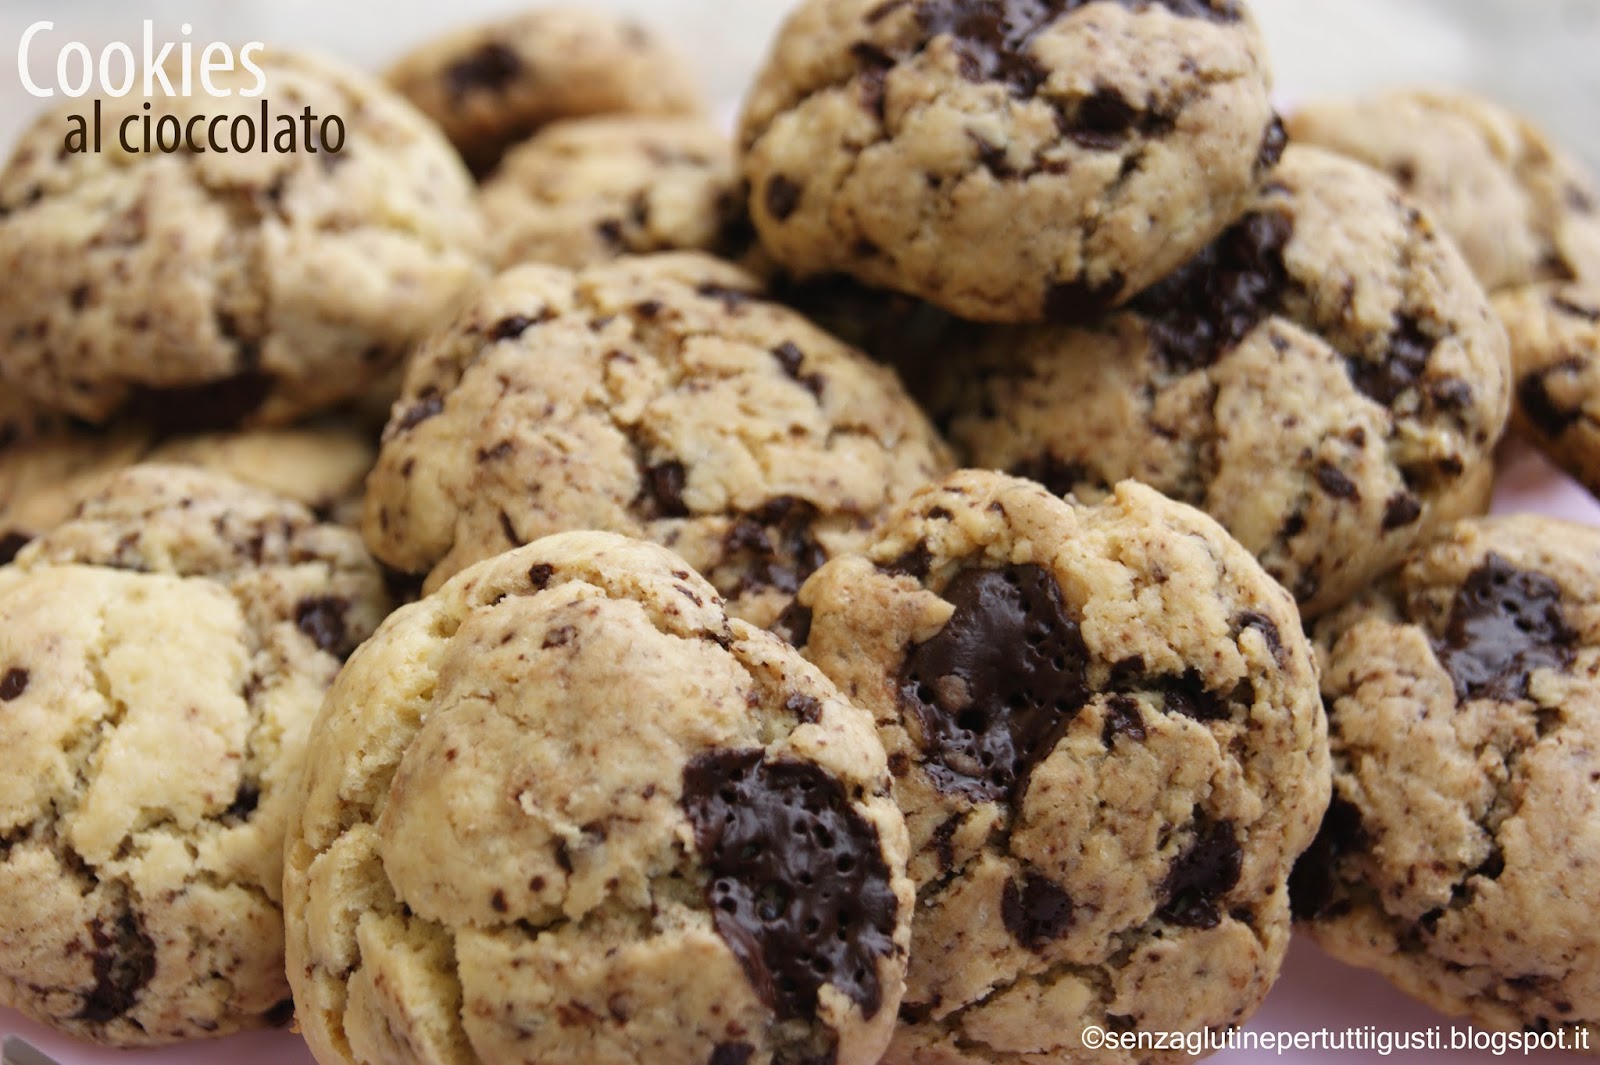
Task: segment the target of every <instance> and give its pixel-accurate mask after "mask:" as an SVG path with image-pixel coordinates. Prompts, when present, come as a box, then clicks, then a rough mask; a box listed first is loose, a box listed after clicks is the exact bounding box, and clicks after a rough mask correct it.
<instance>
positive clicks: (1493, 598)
mask: <svg viewBox="0 0 1600 1065" xmlns="http://www.w3.org/2000/svg"><path fill="white" fill-rule="evenodd" d="M1576 643H1577V634H1576V633H1575V632H1573V631H1572V629H1570V628H1568V627H1567V622H1566V619H1565V618H1564V617H1563V616H1562V613H1561V586H1560V585H1558V584H1556V582H1555V581H1553V580H1551V579H1550V578H1549V577H1547V576H1545V575H1544V574H1542V573H1533V572H1529V571H1527V570H1520V569H1517V568H1516V567H1515V566H1513V565H1512V564H1511V563H1509V562H1507V561H1506V560H1505V559H1504V558H1502V557H1501V556H1499V555H1496V554H1491V555H1490V556H1489V557H1488V559H1487V560H1485V562H1484V563H1483V565H1481V566H1479V567H1478V568H1477V569H1476V570H1474V571H1473V572H1472V575H1471V576H1470V577H1468V578H1467V580H1466V583H1464V584H1463V585H1462V586H1461V590H1460V591H1459V592H1457V593H1456V598H1455V603H1454V605H1453V606H1452V607H1451V610H1450V621H1449V623H1448V624H1447V625H1446V626H1445V630H1444V636H1443V638H1442V639H1439V640H1435V641H1434V652H1435V654H1437V655H1438V657H1439V663H1440V664H1441V665H1443V666H1444V668H1445V670H1446V671H1447V672H1449V674H1450V678H1451V680H1453V681H1454V682H1455V688H1456V696H1457V697H1458V698H1460V699H1498V700H1502V701H1508V700H1513V699H1523V698H1526V697H1527V694H1528V677H1529V675H1530V674H1532V673H1533V672H1534V671H1535V670H1538V669H1561V670H1566V669H1569V668H1571V666H1572V660H1573V656H1574V654H1575V644H1576Z"/></svg>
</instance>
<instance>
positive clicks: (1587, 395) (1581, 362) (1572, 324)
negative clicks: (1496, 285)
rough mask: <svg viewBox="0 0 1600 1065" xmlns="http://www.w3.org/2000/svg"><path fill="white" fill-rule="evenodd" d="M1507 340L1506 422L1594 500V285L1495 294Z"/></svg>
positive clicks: (1597, 468) (1597, 399)
mask: <svg viewBox="0 0 1600 1065" xmlns="http://www.w3.org/2000/svg"><path fill="white" fill-rule="evenodd" d="M1494 308H1495V311H1496V313H1498V314H1499V315H1500V320H1501V321H1502V322H1503V323H1505V327H1506V333H1507V335H1508V336H1509V337H1510V338H1511V367H1512V371H1513V378H1514V379H1515V381H1516V392H1515V403H1514V405H1513V406H1512V424H1513V426H1514V427H1515V428H1516V430H1517V432H1518V433H1520V434H1521V435H1522V436H1523V437H1524V438H1526V439H1527V440H1530V441H1532V442H1533V443H1534V444H1535V445H1537V446H1538V447H1539V449H1540V450H1542V451H1543V452H1544V453H1545V454H1547V455H1549V456H1550V457H1551V458H1552V459H1554V460H1555V461H1556V462H1557V463H1558V464H1559V465H1560V466H1561V467H1562V468H1563V469H1565V470H1566V471H1567V472H1568V473H1570V474H1572V475H1573V476H1574V477H1576V478H1577V479H1578V480H1580V481H1582V482H1583V484H1584V485H1585V487H1587V488H1588V489H1589V491H1591V492H1593V493H1595V494H1597V495H1600V282H1596V283H1594V284H1588V285H1578V284H1550V285H1532V286H1529V287H1527V288H1523V289H1517V290H1514V291H1508V292H1504V293H1501V294H1500V295H1499V296H1496V297H1495V302H1494Z"/></svg>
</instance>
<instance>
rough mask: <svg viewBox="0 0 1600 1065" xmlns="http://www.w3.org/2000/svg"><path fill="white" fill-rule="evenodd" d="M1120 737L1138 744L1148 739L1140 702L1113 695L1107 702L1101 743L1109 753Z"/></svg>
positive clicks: (1101, 731) (1124, 696)
mask: <svg viewBox="0 0 1600 1065" xmlns="http://www.w3.org/2000/svg"><path fill="white" fill-rule="evenodd" d="M1118 736H1126V737H1128V739H1130V740H1133V741H1135V742H1138V743H1143V742H1144V741H1145V738H1146V734H1145V730H1144V715H1143V714H1141V713H1140V712H1139V701H1138V700H1137V699H1134V698H1131V697H1129V696H1126V695H1113V696H1112V697H1111V698H1110V699H1109V700H1107V701H1106V723H1105V724H1104V725H1103V726H1102V727H1101V729H1100V742H1102V743H1104V744H1105V745H1106V750H1108V751H1109V750H1110V749H1111V748H1112V747H1114V746H1115V745H1116V742H1117V737H1118Z"/></svg>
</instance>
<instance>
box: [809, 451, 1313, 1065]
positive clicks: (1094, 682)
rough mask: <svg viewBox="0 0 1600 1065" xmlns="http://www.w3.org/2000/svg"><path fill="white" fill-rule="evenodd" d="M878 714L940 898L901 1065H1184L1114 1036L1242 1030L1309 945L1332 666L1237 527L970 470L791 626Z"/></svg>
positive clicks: (927, 500) (929, 881) (911, 985)
mask: <svg viewBox="0 0 1600 1065" xmlns="http://www.w3.org/2000/svg"><path fill="white" fill-rule="evenodd" d="M784 627H785V628H786V630H787V631H788V632H789V634H790V635H791V636H792V637H793V638H794V639H796V640H797V641H799V642H800V643H801V644H803V648H804V650H805V653H806V656H807V657H808V658H809V659H811V660H812V661H813V662H815V663H817V664H818V665H819V666H821V667H822V669H823V671H824V672H825V673H827V674H828V675H829V676H830V677H832V678H833V680H834V681H835V683H837V684H838V685H839V689H840V691H841V692H843V693H844V695H845V696H846V697H848V698H850V699H851V700H852V701H853V702H856V703H858V704H859V705H861V706H864V707H866V708H867V709H868V710H870V711H871V712H872V714H873V716H874V718H875V719H876V721H877V723H878V733H879V736H880V738H881V739H882V740H883V743H884V746H885V748H886V749H887V750H888V755H889V768H890V772H891V773H893V774H894V775H895V777H896V781H895V797H896V800H897V801H898V803H899V804H900V807H901V809H902V810H903V811H904V812H905V815H906V822H907V825H908V827H909V828H910V831H911V855H912V857H911V866H910V869H911V876H912V879H913V880H914V881H915V882H916V883H917V885H918V897H917V913H916V918H915V920H914V922H913V928H912V953H911V971H910V974H909V976H908V986H907V990H906V997H905V1004H904V1005H903V1006H902V1007H901V1018H902V1021H903V1024H902V1026H901V1029H900V1031H899V1033H898V1034H897V1035H896V1037H895V1041H894V1043H893V1045H892V1047H891V1049H890V1051H889V1054H888V1056H887V1057H886V1058H885V1059H884V1061H885V1062H886V1063H887V1065H931V1063H937V1065H1023V1063H1033V1065H1043V1063H1051V1062H1065V1061H1073V1062H1085V1063H1087V1062H1108V1063H1109V1062H1117V1063H1132V1062H1137V1061H1157V1062H1180V1061H1187V1060H1188V1058H1187V1057H1185V1056H1184V1055H1182V1054H1181V1053H1176V1054H1167V1055H1161V1054H1156V1055H1144V1054H1132V1053H1123V1052H1118V1051H1113V1050H1106V1051H1104V1052H1101V1053H1096V1052H1094V1049H1091V1048H1086V1047H1084V1046H1083V1045H1082V1042H1081V1035H1082V1033H1083V1031H1084V1028H1085V1027H1086V1026H1088V1025H1097V1026H1100V1027H1101V1028H1104V1029H1107V1030H1114V1031H1124V1030H1129V1029H1132V1030H1137V1031H1141V1032H1144V1031H1184V1032H1188V1031H1197V1030H1201V1029H1205V1028H1221V1027H1227V1026H1233V1025H1239V1024H1242V1023H1244V1021H1245V1020H1246V1019H1247V1018H1248V1017H1249V1016H1250V1014H1251V1013H1252V1012H1254V1010H1255V1008H1256V1006H1257V1005H1259V1003H1260V1002H1261V999H1262V998H1263V996H1265V995H1266V992H1267V989H1268V988H1269V987H1270V986H1271V984H1272V982H1273V980H1274V979H1275V978H1276V976H1277V973H1278V968H1279V965H1280V963H1281V962H1282V960H1283V953H1284V950H1285V949H1286V948H1287V946H1288V939H1289V907H1288V894H1287V891H1286V880H1287V877H1288V875H1289V870H1290V866H1291V864H1292V863H1293V861H1294V859H1295V857H1296V856H1297V855H1298V854H1299V853H1300V852H1301V851H1302V850H1303V849H1304V848H1305V846H1306V845H1307V844H1308V843H1309V842H1310V841H1311V838H1312V836H1313V834H1314V832H1315V830H1316V825H1317V824H1318V822H1319V820H1320V818H1321V817H1322V813H1323V810H1324V807H1325V806H1326V803H1327V797H1328V753H1327V739H1326V730H1325V724H1324V720H1323V716H1322V707H1321V704H1320V702H1319V701H1318V698H1317V681H1316V673H1315V669H1314V665H1313V661H1312V655H1311V649H1310V647H1309V645H1308V643H1307V641H1306V639H1305V636H1304V635H1303V634H1302V632H1301V629H1300V620H1299V615H1298V614H1297V613H1296V611H1295V607H1294V603H1293V601H1292V600H1291V599H1290V598H1289V596H1288V594H1287V593H1286V592H1284V590H1283V589H1282V588H1281V587H1279V586H1278V585H1277V584H1275V583H1274V582H1273V581H1272V580H1271V579H1269V578H1268V577H1267V575H1266V574H1265V573H1264V572H1262V570H1261V567H1260V566H1259V565H1257V564H1256V562H1255V561H1254V560H1253V559H1251V558H1250V556H1249V555H1248V554H1247V553H1246V552H1245V551H1244V549H1243V548H1241V547H1240V546H1239V545H1238V544H1237V543H1235V542H1234V541H1233V540H1232V539H1231V538H1229V537H1228V535H1227V534H1226V533H1225V532H1223V530H1222V528H1221V527H1220V526H1218V525H1217V524H1216V522H1214V521H1212V520H1211V519H1210V518H1207V517H1206V516H1205V515H1203V514H1201V513H1200V512H1198V511H1196V510H1194V509H1192V508H1190V507H1187V506H1183V505H1181V504H1177V503H1173V502H1172V501H1170V500H1168V499H1165V498H1164V497H1162V496H1161V495H1159V494H1158V493H1156V492H1154V491H1152V490H1151V489H1149V488H1146V487H1144V486H1142V485H1137V484H1134V483H1131V482H1129V483H1127V484H1123V485H1121V486H1119V487H1118V488H1117V489H1116V491H1115V493H1114V494H1113V495H1112V496H1111V498H1110V499H1109V500H1108V501H1107V502H1106V503H1105V504H1104V505H1101V506H1094V507H1085V506H1077V505H1073V504H1070V503H1068V502H1065V501H1063V500H1061V499H1059V498H1057V497H1055V496H1053V495H1051V494H1050V493H1049V492H1047V491H1046V490H1045V489H1043V488H1042V487H1040V486H1039V485H1037V484H1033V483H1031V482H1028V481H1022V480H1018V479H1015V478H1010V477H1003V476H1001V475H998V474H993V473H982V472H974V471H965V472H961V473H957V474H955V475H954V476H953V477H951V478H950V479H949V480H947V481H945V482H944V483H943V484H942V485H940V486H934V487H930V488H928V489H926V490H924V491H922V492H920V493H918V494H917V495H916V496H915V497H913V499H912V500H911V501H910V502H909V503H907V504H906V505H905V506H904V507H903V508H902V509H901V510H900V511H898V512H897V513H896V515H895V516H894V517H893V518H891V519H890V520H889V521H888V522H887V523H886V524H885V526H884V528H883V531H882V532H881V534H880V535H879V536H878V537H877V538H876V539H875V540H874V541H873V542H872V544H871V545H870V546H869V547H868V549H867V551H866V553H865V556H864V557H863V556H860V555H853V556H850V557H847V558H842V559H838V560H835V561H834V562H832V563H830V564H829V565H828V566H826V567H824V568H823V569H822V570H821V571H820V572H818V573H817V574H816V575H815V576H814V577H812V578H811V580H810V581H808V582H807V583H806V585H805V587H804V588H803V589H802V590H801V593H800V597H799V603H798V605H797V606H796V608H795V609H793V610H791V611H790V612H789V613H788V615H787V616H786V619H785V626H784Z"/></svg>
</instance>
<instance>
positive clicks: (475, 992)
mask: <svg viewBox="0 0 1600 1065" xmlns="http://www.w3.org/2000/svg"><path fill="white" fill-rule="evenodd" d="M317 729H318V734H319V735H320V736H321V737H322V742H321V743H320V744H319V745H318V748H317V751H316V752H315V753H314V754H313V756H312V758H311V759H310V762H309V765H308V768H307V771H306V777H305V788H304V793H305V801H304V806H303V808H302V810H301V811H300V813H299V815H298V817H297V819H296V820H295V822H294V824H293V827H292V829H291V832H290V839H289V843H288V849H287V858H286V863H287V873H286V876H285V882H284V883H285V886H284V891H285V912H286V914H287V916H288V936H289V974H290V982H291V983H292V984H293V985H294V990H295V1001H296V1003H297V1005H298V1007H299V1022H300V1026H301V1028H302V1030H303V1031H304V1033H305V1035H306V1038H307V1041H308V1042H309V1043H310V1044H311V1047H312V1050H313V1051H314V1052H315V1054H316V1056H317V1059H318V1060H319V1061H321V1062H323V1063H324V1065H335V1063H361V1065H385V1063H388V1062H392V1061H399V1060H428V1061H446V1060H450V1061H481V1062H490V1061H512V1060H517V1061H522V1060H528V1061H538V1062H540V1063H541V1065H567V1063H571V1065H636V1063H638V1062H646V1061H648V1062H651V1063H653V1065H705V1063H706V1062H708V1061H709V1062H716V1063H719V1065H721V1063H745V1065H757V1063H772V1065H804V1063H807V1062H837V1063H838V1065H872V1063H874V1062H876V1061H877V1060H878V1057H879V1055H880V1054H881V1053H882V1051H883V1048H884V1046H885V1044H886V1043H887V1042H888V1039H889V1033H890V1030H891V1029H892V1027H893V1025H894V1020H895V1015H896V1008H897V1007H898V1005H899V1001H900V994H901V990H902V987H903V981H904V975H905V966H906V951H907V948H908V945H909V940H910V918H911V909H912V906H913V902H914V897H913V893H912V888H911V883H910V881H909V879H908V878H907V877H906V874H905V862H906V833H905V824H904V821H903V820H902V819H901V816H900V814H899V812H898V810H897V809H896V807H895V805H894V802H893V801H892V800H891V798H890V788H891V784H890V778H889V774H888V770H887V766H886V763H885V759H884V752H883V748H882V746H881V745H880V744H879V743H878V741H877V738H876V736H875V735H874V732H873V727H872V720H871V718H870V717H868V716H867V715H866V714H865V713H863V712H862V711H861V710H860V709H859V708H857V707H855V706H854V705H852V704H851V703H849V702H847V701H846V700H845V699H843V698H842V697H841V696H840V695H839V693H838V691H837V690H836V689H835V688H834V687H833V686H832V685H831V684H829V683H828V681H827V680H826V678H824V677H823V676H822V674H821V673H820V672H818V671H817V670H816V669H815V668H813V667H812V666H810V665H809V664H808V663H806V662H805V661H804V660H803V659H802V658H801V657H800V655H799V654H798V653H797V652H795V651H794V650H793V649H792V648H790V647H788V646H787V645H786V644H784V643H783V642H782V641H780V640H778V639H777V638H776V637H774V636H772V635H770V634H769V633H766V632H762V631H760V630H758V629H755V628H753V627H751V626H749V625H747V624H745V623H743V622H740V621H736V620H735V621H730V620H729V618H728V615H727V613H726V612H725V611H724V609H723V605H722V602H721V600H720V599H719V598H718V597H717V593H716V590H715V589H714V588H712V587H711V585H709V584H707V583H706V582H705V581H704V580H703V579H701V578H700V577H699V576H698V575H696V574H694V573H692V572H691V571H690V570H689V568H688V566H687V565H686V564H685V563H684V562H683V561H682V560H681V559H679V558H677V557H676V556H675V555H673V554H672V553H671V552H669V551H667V550H665V549H663V548H661V547H659V546H656V545H654V544H646V543H642V542H639V541H633V540H627V539H624V538H622V537H619V536H614V535H611V534H608V533H588V532H578V533H567V534H562V535H558V536H553V537H550V538H547V539H545V540H541V541H539V542H538V543H535V544H533V545H531V546H529V547H525V548H522V549H519V550H516V551H512V552H510V553H508V554H504V555H501V556H499V557H497V558H495V559H493V560H491V561H488V562H485V563H483V564H481V565H479V566H475V567H473V568H471V569H469V570H467V571H466V572H464V573H462V574H460V575H458V576H457V577H456V578H455V579H453V580H451V581H450V582H449V583H448V584H446V585H445V586H444V587H443V588H442V589H440V590H439V591H438V592H437V593H436V594H435V595H433V596H431V597H430V598H428V599H426V600H423V601H422V602H420V603H418V604H415V605H412V606H408V607H404V608H402V609H401V610H400V611H399V612H398V613H396V614H395V615H394V616H392V617H391V618H390V619H389V621H388V622H387V623H385V625H384V627H383V628H382V629H381V630H380V631H379V633H378V635H377V636H375V637H373V639H372V640H371V641H370V642H369V643H368V644H367V645H366V646H365V647H363V648H362V649H361V651H359V652H358V653H357V654H356V656H355V657H354V658H353V659H352V660H351V662H350V664H349V666H348V667H347V668H346V669H345V671H344V673H343V674H342V675H341V676H340V678H339V681H338V683H337V684H336V686H335V687H334V690H333V692H332V693H331V694H330V695H329V697H328V701H327V704H326V706H325V708H324V711H323V714H322V716H321V718H320V719H319V720H318V722H317Z"/></svg>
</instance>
